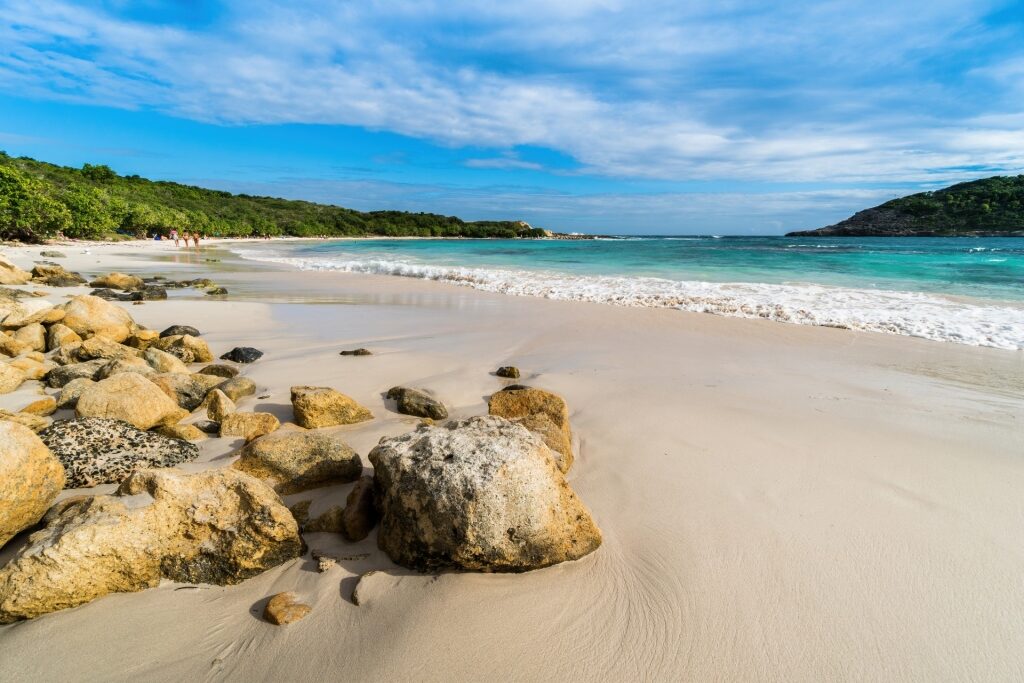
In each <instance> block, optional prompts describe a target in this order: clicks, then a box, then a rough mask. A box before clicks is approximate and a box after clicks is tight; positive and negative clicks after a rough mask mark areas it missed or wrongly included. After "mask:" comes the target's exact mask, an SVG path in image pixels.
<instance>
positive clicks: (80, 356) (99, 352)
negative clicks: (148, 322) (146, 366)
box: [72, 337, 139, 361]
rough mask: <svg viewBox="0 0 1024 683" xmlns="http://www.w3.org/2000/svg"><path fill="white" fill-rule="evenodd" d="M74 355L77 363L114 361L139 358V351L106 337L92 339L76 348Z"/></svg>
mask: <svg viewBox="0 0 1024 683" xmlns="http://www.w3.org/2000/svg"><path fill="white" fill-rule="evenodd" d="M72 355H73V356H74V358H75V360H77V361H87V360H96V359H97V358H105V359H107V360H113V359H115V358H138V357H139V350H138V349H133V348H131V347H130V346H125V345H124V344H118V343H117V342H115V341H111V340H109V339H106V338H105V337H92V338H90V339H86V340H85V341H84V342H82V343H81V344H79V345H78V346H76V347H75V349H74V351H73V352H72Z"/></svg>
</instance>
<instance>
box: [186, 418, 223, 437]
mask: <svg viewBox="0 0 1024 683" xmlns="http://www.w3.org/2000/svg"><path fill="white" fill-rule="evenodd" d="M192 424H193V425H195V428H196V429H198V430H199V431H201V432H203V433H205V434H219V433H220V423H219V422H214V421H213V420H198V421H196V422H193V423H192Z"/></svg>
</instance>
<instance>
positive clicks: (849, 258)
mask: <svg viewBox="0 0 1024 683" xmlns="http://www.w3.org/2000/svg"><path fill="white" fill-rule="evenodd" d="M232 249H233V250H234V251H236V252H237V253H238V254H239V255H241V256H242V257H244V258H247V259H254V260H260V261H268V262H274V263H282V264H288V265H292V266H295V267H297V268H302V269H308V270H339V271H349V272H357V273H376V274H385V275H395V276H403V277H414V278H422V279H430V280H438V281H443V282H449V283H452V284H457V285H462V286H468V287H474V288H476V289H481V290H486V291H491V292H500V293H504V294H510V295H520V296H541V297H547V298H552V299H563V300H577V301H593V302H599V303H607V304H615V305H622V306H650V307H661V308H678V309H680V310H686V311H697V312H703V313H711V314H717V315H727V316H739V317H746V318H765V319H770V320H776V321H780V322H788V323H797V324H806V325H827V326H830V327H842V328H849V329H858V330H867V331H874V332H883V333H889V334H903V335H909V336H915V337H923V338H926V339H932V340H936V341H946V342H957V343H962V344H971V345H975V346H992V347H996V348H1001V349H1012V350H1021V349H1024V238H921V237H918V238H866V237H850V238H836V237H830V238H807V237H800V238H793V237H717V236H680V237H623V238H609V239H597V240H436V239H398V240H392V239H362V240H322V241H273V242H252V243H238V244H236V245H233V246H232Z"/></svg>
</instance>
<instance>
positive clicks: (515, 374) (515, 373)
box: [494, 365, 519, 379]
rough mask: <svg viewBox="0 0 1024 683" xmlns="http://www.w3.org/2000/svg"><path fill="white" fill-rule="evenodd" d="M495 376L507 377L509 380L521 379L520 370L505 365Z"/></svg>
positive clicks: (496, 371) (495, 372)
mask: <svg viewBox="0 0 1024 683" xmlns="http://www.w3.org/2000/svg"><path fill="white" fill-rule="evenodd" d="M494 374H495V375H497V376H498V377H506V378H508V379H519V368H517V367H516V366H514V365H503V366H502V367H500V368H498V369H497V370H495V371H494Z"/></svg>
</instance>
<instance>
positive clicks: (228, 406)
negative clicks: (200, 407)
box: [204, 375, 238, 422]
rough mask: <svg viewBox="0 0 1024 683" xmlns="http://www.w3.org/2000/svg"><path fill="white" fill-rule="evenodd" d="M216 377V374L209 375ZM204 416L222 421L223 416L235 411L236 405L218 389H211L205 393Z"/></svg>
mask: <svg viewBox="0 0 1024 683" xmlns="http://www.w3.org/2000/svg"><path fill="white" fill-rule="evenodd" d="M210 376H211V377H216V375H210ZM204 403H205V405H206V416H207V417H208V418H210V419H211V420H213V421H214V422H222V421H223V420H224V418H225V417H227V416H228V415H230V414H231V413H233V412H235V411H236V410H237V409H238V407H237V406H236V405H235V402H234V401H232V400H231V399H230V398H228V397H227V394H225V393H224V392H223V391H221V390H220V389H213V390H211V391H210V393H209V394H207V395H206V401H205V402H204Z"/></svg>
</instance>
